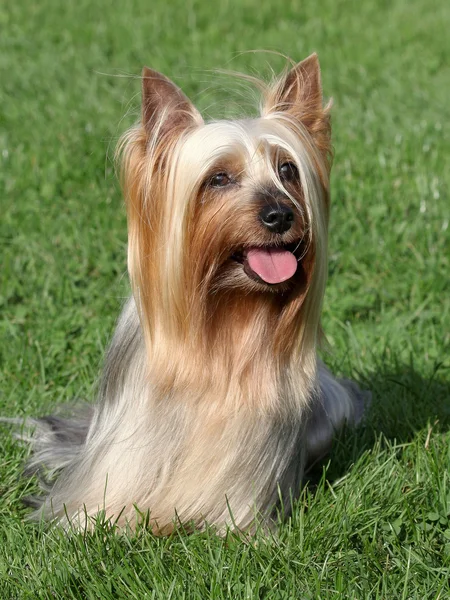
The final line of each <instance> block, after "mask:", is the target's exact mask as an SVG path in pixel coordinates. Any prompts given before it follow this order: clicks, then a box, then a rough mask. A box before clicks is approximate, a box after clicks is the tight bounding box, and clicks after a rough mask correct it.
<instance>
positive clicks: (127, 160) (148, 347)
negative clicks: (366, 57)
mask: <svg viewBox="0 0 450 600" xmlns="http://www.w3.org/2000/svg"><path fill="white" fill-rule="evenodd" d="M261 87H262V86H261ZM329 113H330V104H327V105H325V106H324V104H323V99H322V88H321V79H320V69H319V62H318V59H317V56H316V55H315V54H313V55H311V56H309V57H308V58H306V59H305V60H303V61H302V62H300V63H298V64H297V65H294V64H293V65H292V66H291V68H290V69H286V71H285V72H284V73H283V74H282V75H281V76H280V77H278V78H277V79H276V80H275V81H274V82H273V83H272V84H270V85H267V86H265V87H264V89H263V91H262V101H261V108H260V116H259V117H258V118H251V119H244V118H243V119H242V120H233V121H232V120H218V121H210V122H204V120H203V118H202V117H201V115H200V113H199V112H198V111H197V109H196V108H195V107H194V106H193V104H192V103H191V102H190V101H189V99H188V98H187V97H186V96H185V95H184V94H183V92H182V91H181V90H180V88H178V87H177V86H176V85H175V84H174V83H172V81H170V80H169V79H168V78H166V77H165V76H164V75H161V74H160V73H158V72H156V71H153V70H151V69H149V68H144V70H143V74H142V117H141V120H140V122H139V123H138V124H137V125H136V126H135V127H133V128H132V129H131V130H129V131H128V132H127V133H126V134H125V136H124V137H123V139H122V141H121V143H120V144H119V153H120V158H121V166H122V182H123V189H124V196H125V200H126V204H127V214H128V238H129V241H128V269H129V275H130V280H131V286H132V292H133V293H132V297H131V298H130V299H129V300H128V302H127V303H126V305H125V307H124V309H123V312H122V314H121V316H120V318H119V321H118V324H117V328H116V331H115V333H114V336H113V339H112V342H111V346H110V348H109V351H108V353H107V356H106V362H105V367H104V372H103V377H102V380H101V384H100V389H99V395H98V399H97V402H96V403H95V405H94V406H93V407H92V408H88V409H84V410H83V409H82V410H81V411H80V413H79V414H74V416H72V417H70V418H63V417H61V416H52V417H47V418H43V419H38V420H36V421H34V422H33V423H34V425H35V433H34V436H33V446H34V454H33V456H32V458H31V461H30V465H29V466H30V468H31V469H32V470H35V471H38V472H39V473H41V474H43V475H45V477H44V478H45V479H46V481H47V485H46V488H45V493H44V494H43V495H41V496H39V497H38V498H36V504H37V510H36V513H35V514H36V515H37V516H39V515H40V516H43V517H44V518H49V519H50V520H55V521H57V522H60V523H65V524H66V525H67V524H69V523H70V524H72V525H75V526H77V527H85V526H86V525H88V526H89V524H90V523H92V522H93V521H95V518H96V517H99V516H100V515H103V517H105V518H106V519H107V520H111V521H112V522H114V523H116V524H117V525H118V526H131V527H133V526H135V525H136V523H137V522H138V521H139V519H141V518H142V515H143V514H145V515H146V519H147V520H146V522H147V524H148V525H149V526H150V528H151V529H152V531H154V532H155V533H157V534H166V533H169V532H170V531H171V530H172V529H173V528H174V526H176V524H177V523H181V524H183V525H184V526H186V527H192V528H200V529H201V528H204V527H205V525H206V524H209V525H212V526H214V527H215V528H216V529H217V531H219V532H220V531H224V530H226V528H227V527H231V528H232V529H236V530H246V531H252V530H253V529H254V528H255V526H256V523H259V522H261V521H262V522H264V523H271V522H273V521H274V520H276V517H277V514H279V512H280V507H281V506H282V510H283V513H284V514H288V513H289V510H290V507H291V503H292V500H293V499H294V498H295V497H296V496H298V493H299V491H300V489H301V483H302V478H303V476H304V473H305V468H307V467H308V465H310V464H311V463H313V462H314V461H316V460H317V459H318V458H320V457H322V456H323V455H324V454H325V453H326V452H327V451H328V449H329V447H330V444H331V441H332V439H333V436H334V435H335V433H336V431H337V430H339V428H341V427H342V425H343V424H344V423H345V422H347V423H350V424H354V423H355V422H357V421H358V420H359V419H360V418H361V415H362V412H363V406H364V403H365V395H364V393H363V392H361V391H360V390H359V388H358V387H357V386H356V385H355V384H354V383H352V382H350V381H346V380H338V379H335V378H334V377H333V376H332V375H331V374H330V373H329V371H328V370H327V369H326V368H325V366H324V365H323V364H322V363H321V362H320V360H319V359H318V357H317V347H318V343H319V341H320V338H321V328H320V314H321V308H322V299H323V295H324V289H325V282H326V278H327V229H328V214H329V208H330V206H329V189H330V188H329V175H330V168H331V136H330V133H331V130H330V115H329Z"/></svg>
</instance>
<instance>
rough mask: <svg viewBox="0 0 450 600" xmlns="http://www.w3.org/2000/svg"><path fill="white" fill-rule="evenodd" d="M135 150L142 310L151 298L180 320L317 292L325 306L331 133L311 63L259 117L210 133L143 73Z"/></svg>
mask: <svg viewBox="0 0 450 600" xmlns="http://www.w3.org/2000/svg"><path fill="white" fill-rule="evenodd" d="M128 141H129V140H128ZM130 148H131V152H130V153H129V154H128V157H126V161H125V177H126V182H125V185H126V190H127V191H128V212H129V234H130V255H129V263H130V273H131V276H132V280H133V281H134V283H135V285H136V284H137V286H138V287H139V293H140V296H141V298H142V299H143V298H146V299H147V300H145V302H146V303H147V305H149V306H148V311H149V312H151V311H153V312H154V311H155V303H156V301H157V300H156V298H158V299H159V300H158V302H159V303H161V302H162V303H163V304H164V306H167V307H169V306H172V309H171V310H172V311H173V312H174V313H175V314H176V313H177V312H178V313H179V315H180V322H181V319H182V318H183V315H184V318H185V317H186V315H187V314H188V313H189V314H192V306H199V305H202V304H205V303H207V302H208V297H214V296H216V297H217V295H220V294H226V295H227V298H228V299H229V298H230V296H231V295H232V294H235V295H237V296H238V297H241V298H242V297H244V296H249V295H259V296H260V297H261V298H263V297H265V296H270V297H271V298H272V299H273V297H274V296H276V297H277V298H278V304H279V305H281V304H283V303H287V302H290V303H292V299H293V298H296V299H298V303H297V307H298V308H299V307H300V306H301V304H302V303H303V301H304V299H305V297H306V295H307V294H308V293H313V294H316V296H317V298H316V301H317V304H318V305H320V303H321V295H322V294H323V284H324V280H325V276H326V245H327V221H328V175H329V160H328V158H329V152H330V130H329V117H328V109H327V108H323V105H322V93H321V86H320V73H319V65H318V61H317V57H316V56H315V55H313V56H312V57H310V58H308V59H306V60H305V61H303V62H302V63H299V64H298V65H297V66H296V67H294V68H293V69H292V70H291V71H289V72H288V73H287V74H285V75H284V76H283V77H281V78H280V79H279V80H278V81H277V82H276V83H275V85H274V86H272V87H271V88H268V90H267V91H266V94H265V98H264V104H263V107H262V110H261V117H260V118H258V119H251V120H250V119H249V120H242V121H217V122H211V123H206V124H205V123H204V122H203V120H202V118H201V116H200V115H199V113H198V112H197V110H196V109H195V108H194V106H193V105H192V104H191V102H190V101H189V100H188V99H187V98H186V97H185V96H184V94H183V93H182V92H181V91H180V90H179V88H177V87H176V86H175V85H174V84H173V83H172V82H171V81H170V80H168V79H167V78H165V77H164V76H163V75H160V74H159V73H156V72H155V71H151V70H150V69H144V73H143V111H142V125H141V126H140V127H139V128H137V129H136V130H135V132H134V140H132V142H131V143H130ZM152 297H153V299H152ZM150 304H152V305H153V307H151V306H150Z"/></svg>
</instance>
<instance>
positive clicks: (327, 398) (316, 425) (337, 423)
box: [306, 363, 371, 466]
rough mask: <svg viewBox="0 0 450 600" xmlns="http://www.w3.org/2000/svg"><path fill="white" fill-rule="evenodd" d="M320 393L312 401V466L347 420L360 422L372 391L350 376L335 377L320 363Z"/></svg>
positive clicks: (309, 427) (309, 437) (309, 444)
mask: <svg viewBox="0 0 450 600" xmlns="http://www.w3.org/2000/svg"><path fill="white" fill-rule="evenodd" d="M319 386H320V393H319V394H318V395H317V397H316V398H315V399H314V400H313V403H312V406H311V414H310V417H309V420H308V425H307V431H306V448H307V464H308V466H312V464H314V463H315V462H317V461H318V460H320V459H321V458H322V457H323V456H325V454H327V452H328V451H329V450H330V447H331V443H332V441H333V437H334V436H335V435H336V433H337V432H338V431H339V429H341V428H342V427H343V425H344V424H345V423H348V424H349V425H358V423H360V422H361V420H362V418H363V416H364V413H365V411H366V409H367V407H368V405H369V403H370V398H371V394H370V392H368V391H363V390H360V388H359V387H358V385H356V383H354V382H353V381H350V380H349V379H336V378H335V377H333V376H332V375H331V373H330V372H329V371H328V369H327V368H326V367H325V366H324V365H323V364H322V363H319Z"/></svg>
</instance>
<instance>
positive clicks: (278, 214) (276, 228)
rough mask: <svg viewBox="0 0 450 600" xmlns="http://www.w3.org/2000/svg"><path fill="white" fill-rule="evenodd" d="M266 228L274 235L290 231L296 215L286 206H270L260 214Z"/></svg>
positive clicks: (265, 207)
mask: <svg viewBox="0 0 450 600" xmlns="http://www.w3.org/2000/svg"><path fill="white" fill-rule="evenodd" d="M259 218H260V220H261V223H262V224H263V225H264V227H267V229H268V230H269V231H272V232H273V233H284V232H285V231H289V229H290V228H291V226H292V224H293V222H294V213H293V211H292V209H291V208H289V206H286V204H279V203H277V204H268V205H267V206H264V208H263V209H262V210H261V211H260V213H259Z"/></svg>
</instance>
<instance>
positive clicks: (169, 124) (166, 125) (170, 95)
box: [142, 67, 203, 137]
mask: <svg viewBox="0 0 450 600" xmlns="http://www.w3.org/2000/svg"><path fill="white" fill-rule="evenodd" d="M202 123H203V119H202V117H201V116H200V113H199V112H198V110H197V109H196V108H195V106H194V105H193V104H192V102H191V101H190V100H189V99H188V98H187V97H186V96H185V95H184V94H183V92H182V91H181V90H180V88H179V87H178V86H177V85H175V84H174V83H173V82H172V81H170V79H168V78H167V77H165V76H164V75H162V74H161V73H158V71H154V70H153V69H149V68H148V67H144V68H143V70H142V124H143V125H144V127H145V129H146V131H147V133H149V134H154V133H155V129H156V130H157V133H156V135H157V136H158V137H160V136H161V135H164V134H166V133H167V132H168V131H172V130H180V129H185V128H187V127H192V126H195V125H201V124H202Z"/></svg>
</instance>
